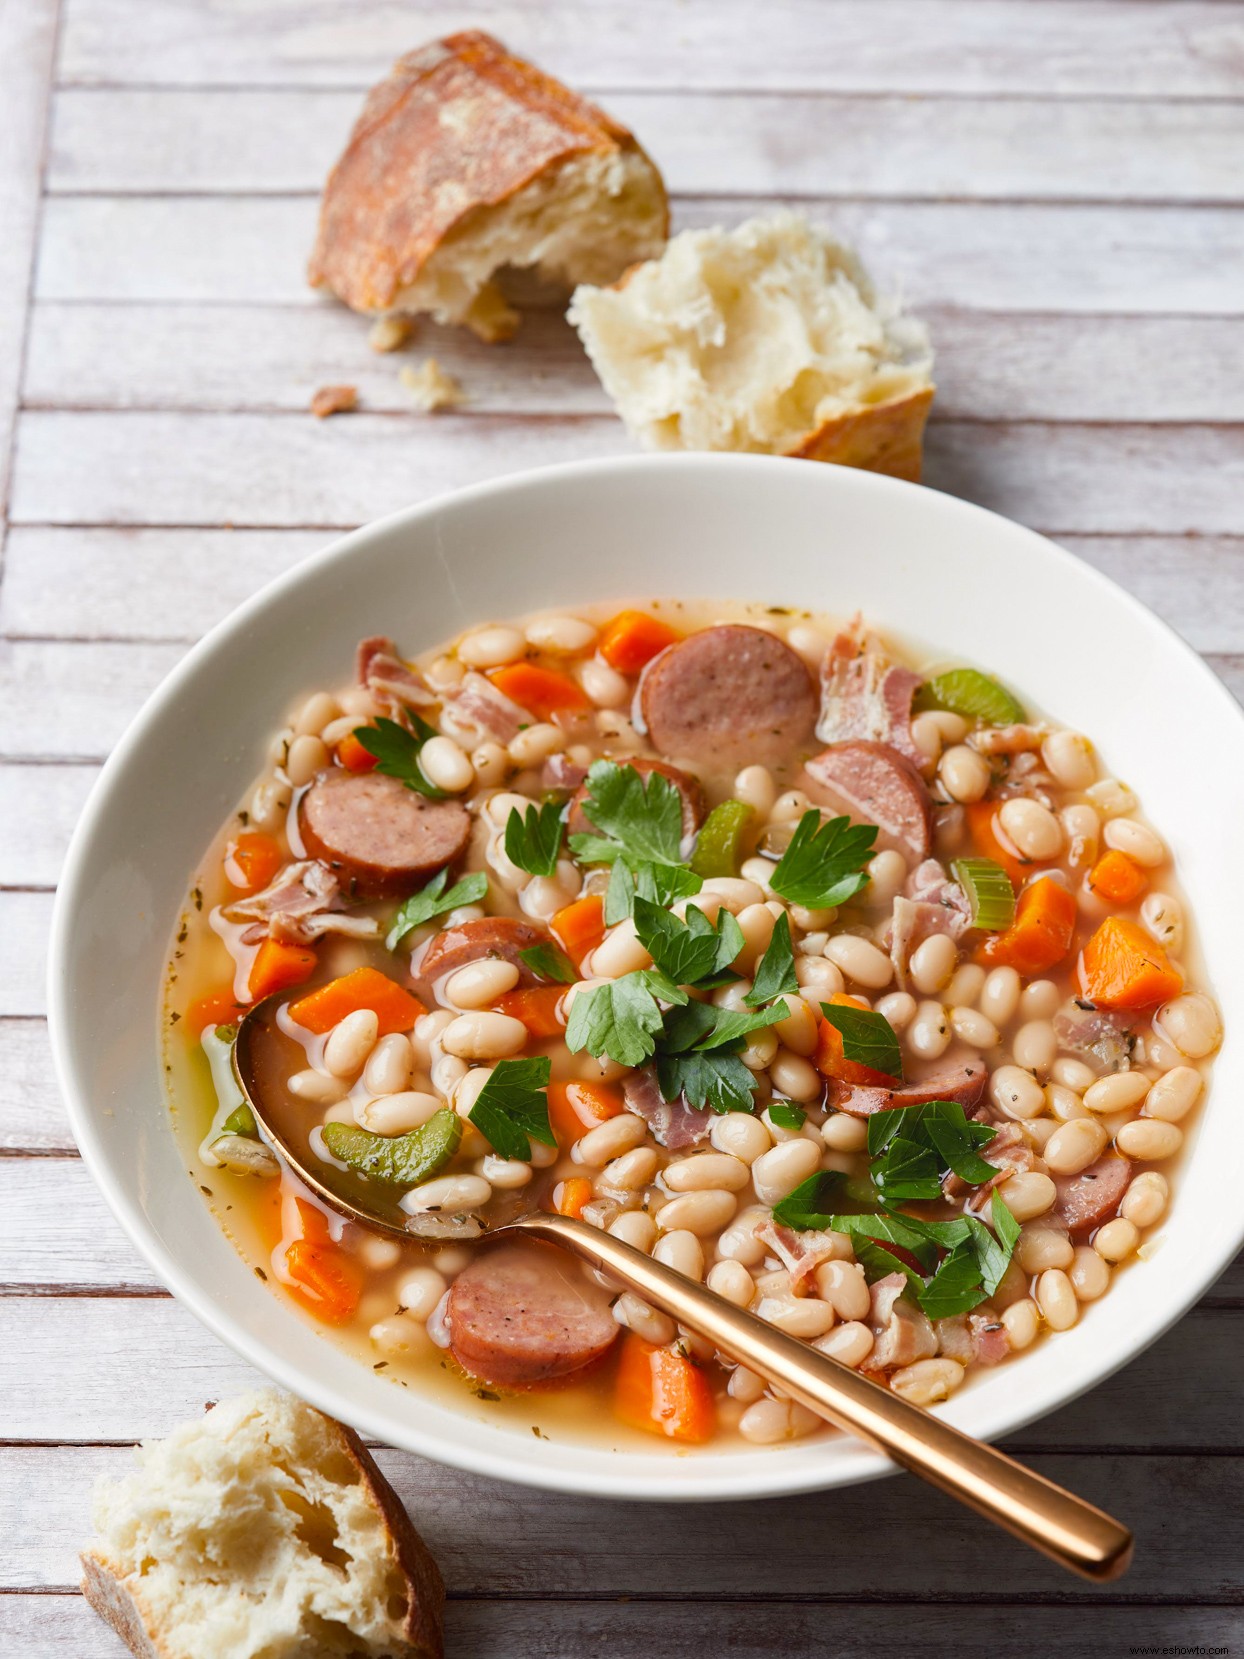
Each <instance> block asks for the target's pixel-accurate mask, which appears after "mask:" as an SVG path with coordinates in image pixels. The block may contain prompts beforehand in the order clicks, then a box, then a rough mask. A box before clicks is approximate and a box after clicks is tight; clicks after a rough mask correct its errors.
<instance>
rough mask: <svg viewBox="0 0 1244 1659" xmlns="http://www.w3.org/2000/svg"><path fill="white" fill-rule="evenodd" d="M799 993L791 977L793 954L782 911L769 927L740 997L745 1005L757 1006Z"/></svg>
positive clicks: (793, 977)
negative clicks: (764, 946) (748, 984)
mask: <svg viewBox="0 0 1244 1659" xmlns="http://www.w3.org/2000/svg"><path fill="white" fill-rule="evenodd" d="M798 994H799V981H798V980H797V979H796V978H795V953H794V950H793V949H792V948H791V942H790V921H789V919H788V917H787V915H786V912H785V911H783V912H782V914H781V915H780V916H779V917H778V919H777V925H776V926H775V927H774V929H773V936H772V938H771V939H770V940H769V946H768V949H767V950H766V951H765V953H764V955H763V956H762V957H761V959H760V962H759V965H758V966H757V968H756V977H755V979H754V980H753V981H752V988H751V990H750V991H749V992H748V993H747V995H746V996H745V997H744V998H743V1001H744V1002H745V1003H746V1004H747V1006H748V1007H749V1008H759V1007H760V1006H761V1005H762V1004H763V1003H766V1002H772V1001H773V999H774V997H793V996H798Z"/></svg>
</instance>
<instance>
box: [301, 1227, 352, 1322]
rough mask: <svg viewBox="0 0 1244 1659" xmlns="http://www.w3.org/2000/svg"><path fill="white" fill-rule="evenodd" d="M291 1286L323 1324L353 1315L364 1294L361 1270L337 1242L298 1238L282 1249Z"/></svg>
mask: <svg viewBox="0 0 1244 1659" xmlns="http://www.w3.org/2000/svg"><path fill="white" fill-rule="evenodd" d="M285 1268H286V1271H287V1272H288V1273H289V1276H290V1278H291V1279H292V1280H293V1283H292V1284H291V1285H290V1287H289V1288H290V1289H291V1290H292V1291H293V1293H294V1295H295V1296H297V1298H298V1300H299V1301H300V1302H301V1303H302V1304H303V1306H304V1307H306V1308H307V1309H308V1310H309V1311H310V1312H311V1313H313V1314H314V1315H315V1317H316V1318H317V1319H322V1320H323V1321H324V1323H325V1324H326V1325H344V1324H345V1322H346V1320H347V1319H351V1318H353V1317H354V1313H355V1310H356V1309H357V1308H358V1305H359V1298H360V1297H361V1296H362V1294H363V1274H362V1271H361V1269H360V1268H359V1266H358V1264H357V1263H356V1262H355V1261H353V1260H352V1259H351V1258H350V1257H349V1256H347V1255H346V1253H345V1251H344V1250H342V1249H341V1248H340V1246H339V1245H336V1244H333V1243H331V1242H328V1241H321V1240H318V1239H312V1238H297V1239H295V1240H294V1241H293V1243H292V1244H290V1245H289V1246H288V1247H287V1248H286V1251H285Z"/></svg>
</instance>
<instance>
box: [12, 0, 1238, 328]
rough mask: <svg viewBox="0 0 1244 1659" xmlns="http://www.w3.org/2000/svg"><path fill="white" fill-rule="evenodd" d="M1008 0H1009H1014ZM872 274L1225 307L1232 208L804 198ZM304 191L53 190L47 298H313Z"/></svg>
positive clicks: (702, 207) (766, 207)
mask: <svg viewBox="0 0 1244 1659" xmlns="http://www.w3.org/2000/svg"><path fill="white" fill-rule="evenodd" d="M1017 3H1018V0H1017ZM777 205H779V204H778V203H777V202H776V201H775V200H774V198H773V197H753V196H739V197H738V198H737V199H733V200H731V201H730V202H729V203H726V202H723V201H721V200H719V199H718V200H705V199H702V198H686V199H683V200H681V201H679V202H677V203H676V204H675V224H676V227H677V228H679V229H683V228H686V227H688V226H696V225H706V224H707V225H711V224H720V223H723V222H726V223H730V222H734V221H736V220H739V219H743V218H746V217H748V216H749V215H752V214H757V213H770V212H772V211H773V209H774V207H775V206H777ZM805 207H806V211H807V212H808V213H809V215H810V216H811V217H813V218H814V219H817V220H818V221H820V222H822V223H824V224H825V225H827V226H828V227H829V228H830V229H831V230H832V231H833V232H834V234H835V235H838V236H840V237H842V238H843V239H844V240H846V241H848V242H851V243H853V244H854V245H855V246H857V247H858V248H859V250H860V252H861V254H862V255H863V256H864V259H865V260H866V262H867V263H868V265H869V267H870V269H871V270H872V271H873V272H874V275H875V276H876V278H877V280H878V282H879V283H881V285H882V286H883V287H884V288H887V289H889V288H897V289H899V290H901V291H902V293H903V294H905V295H906V296H907V298H908V299H909V300H910V302H911V303H912V304H913V305H915V306H917V307H921V306H923V307H928V306H931V305H944V306H960V307H969V308H975V309H979V310H993V311H1068V312H1075V313H1078V314H1085V313H1098V312H1120V311H1128V312H1138V313H1142V314H1148V315H1154V314H1158V313H1162V312H1171V311H1177V312H1190V313H1202V314H1208V315H1220V314H1224V315H1225V314H1229V315H1236V316H1238V315H1239V314H1240V312H1241V310H1242V309H1244V299H1242V297H1241V286H1240V283H1239V282H1238V280H1237V272H1238V271H1239V270H1240V268H1241V266H1244V214H1239V213H1236V212H1233V211H1232V210H1231V209H1229V208H1218V207H1206V208H1196V207H1170V208H1147V207H1089V206H1080V207H1075V206H1070V207H1065V206H1050V205H1008V204H1005V203H996V204H982V203H961V202H916V203H905V202H852V201H844V202H838V203H826V202H821V203H817V202H809V203H807V204H805ZM315 218H316V203H315V202H314V200H312V199H311V198H309V197H308V198H290V197H262V196H261V197H256V196H232V197H186V196H170V197H124V196H108V197H63V196H62V197H53V198H51V199H50V200H49V201H48V202H47V204H46V207H45V211H44V229H43V235H42V238H41V242H40V250H39V265H38V272H37V277H36V293H37V295H38V297H39V298H40V299H47V300H150V301H173V300H175V301H178V302H184V301H196V300H197V301H204V302H207V303H210V304H219V303H221V302H224V301H229V302H232V303H238V302H241V303H268V302H278V303H281V304H292V305H314V304H318V303H323V302H322V301H319V300H317V298H316V296H315V295H314V294H312V293H311V291H310V290H309V289H308V288H307V286H306V280H305V274H304V273H305V268H306V260H307V255H308V253H309V252H310V249H311V243H312V239H313V237H314V232H315Z"/></svg>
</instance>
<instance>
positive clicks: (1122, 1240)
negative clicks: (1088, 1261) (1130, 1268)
mask: <svg viewBox="0 0 1244 1659" xmlns="http://www.w3.org/2000/svg"><path fill="white" fill-rule="evenodd" d="M1139 1243H1140V1229H1139V1228H1138V1227H1137V1225H1136V1223H1135V1222H1134V1221H1129V1220H1128V1219H1127V1217H1126V1216H1117V1217H1116V1218H1115V1219H1114V1220H1113V1221H1107V1222H1106V1224H1105V1226H1104V1227H1099V1228H1098V1229H1097V1231H1096V1232H1095V1233H1094V1234H1093V1249H1094V1250H1096V1252H1097V1254H1098V1255H1099V1256H1100V1257H1101V1258H1102V1259H1103V1261H1108V1262H1122V1261H1126V1260H1127V1258H1128V1257H1129V1256H1130V1255H1131V1254H1132V1252H1133V1250H1135V1248H1136V1246H1137V1245H1138V1244H1139Z"/></svg>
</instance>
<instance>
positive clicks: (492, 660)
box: [458, 627, 526, 668]
mask: <svg viewBox="0 0 1244 1659" xmlns="http://www.w3.org/2000/svg"><path fill="white" fill-rule="evenodd" d="M525 644H526V641H525V640H524V639H523V636H522V634H520V633H519V631H518V629H517V628H510V627H497V628H478V629H476V630H475V632H474V633H470V634H467V635H466V636H465V637H464V638H462V639H460V640H459V641H458V658H459V661H461V662H464V663H466V664H467V666H468V667H469V668H504V666H505V664H506V663H507V662H513V661H514V659H515V658H516V657H521V656H522V654H523V649H524V646H525Z"/></svg>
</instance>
